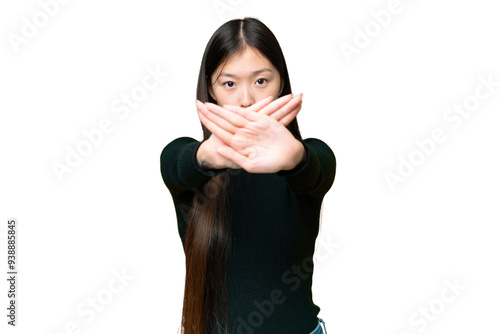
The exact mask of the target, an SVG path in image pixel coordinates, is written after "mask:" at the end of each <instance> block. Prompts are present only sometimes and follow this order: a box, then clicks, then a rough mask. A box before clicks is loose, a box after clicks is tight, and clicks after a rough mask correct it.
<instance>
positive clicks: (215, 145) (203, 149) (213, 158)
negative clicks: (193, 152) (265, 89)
mask: <svg viewBox="0 0 500 334" xmlns="http://www.w3.org/2000/svg"><path fill="white" fill-rule="evenodd" d="M270 102H271V99H269V98H268V99H264V100H262V101H259V102H258V103H255V104H254V105H252V107H253V108H254V109H255V110H260V109H261V108H263V107H265V106H266V105H268V104H269V103H270ZM195 104H196V108H197V109H198V112H199V111H200V110H202V111H205V112H208V110H207V109H206V108H207V107H206V105H205V104H203V103H201V102H200V101H198V100H197V101H196V102H195ZM221 146H226V147H227V144H226V143H224V142H223V141H222V140H220V139H219V138H218V137H217V136H215V135H214V134H213V133H212V134H211V135H210V137H209V138H208V139H207V140H205V141H204V142H203V143H202V144H201V145H200V147H199V148H198V152H197V160H198V165H199V166H200V167H202V168H207V169H223V168H232V169H241V167H240V166H239V165H238V164H236V163H235V162H233V161H231V160H229V159H228V158H226V157H225V156H223V155H221V154H220V153H219V152H218V151H219V147H221Z"/></svg>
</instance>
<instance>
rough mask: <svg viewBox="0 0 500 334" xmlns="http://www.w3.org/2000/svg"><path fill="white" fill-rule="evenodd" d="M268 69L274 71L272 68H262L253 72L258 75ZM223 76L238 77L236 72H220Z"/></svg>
mask: <svg viewBox="0 0 500 334" xmlns="http://www.w3.org/2000/svg"><path fill="white" fill-rule="evenodd" d="M266 71H269V72H272V71H273V70H271V69H270V68H262V69H260V70H257V71H254V72H253V73H252V74H253V75H257V74H259V73H262V72H266ZM220 76H221V77H230V78H238V76H237V75H235V74H231V73H225V72H224V73H221V74H220Z"/></svg>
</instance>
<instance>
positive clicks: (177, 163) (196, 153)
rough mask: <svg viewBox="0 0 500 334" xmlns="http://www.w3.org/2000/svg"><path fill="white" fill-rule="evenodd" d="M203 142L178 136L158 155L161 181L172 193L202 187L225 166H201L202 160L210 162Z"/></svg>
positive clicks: (176, 193)
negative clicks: (209, 167)
mask: <svg viewBox="0 0 500 334" xmlns="http://www.w3.org/2000/svg"><path fill="white" fill-rule="evenodd" d="M204 143H206V141H203V142H199V141H197V140H195V139H193V138H190V137H180V138H177V139H175V140H173V141H171V142H170V143H169V144H168V145H167V146H165V148H164V149H163V150H162V152H161V155H160V171H161V176H162V178H163V182H164V183H165V185H166V186H167V188H168V189H169V190H170V192H171V193H172V195H174V196H179V195H180V194H181V193H182V192H186V191H194V190H195V188H200V187H202V186H203V185H204V184H205V183H206V182H208V181H209V180H210V179H211V178H212V177H214V176H217V175H218V174H220V173H222V172H223V171H225V170H227V168H220V169H218V168H212V169H205V168H202V161H203V160H205V161H206V162H208V163H210V162H211V160H210V153H209V152H208V151H207V150H206V149H205V146H204ZM207 167H208V166H207Z"/></svg>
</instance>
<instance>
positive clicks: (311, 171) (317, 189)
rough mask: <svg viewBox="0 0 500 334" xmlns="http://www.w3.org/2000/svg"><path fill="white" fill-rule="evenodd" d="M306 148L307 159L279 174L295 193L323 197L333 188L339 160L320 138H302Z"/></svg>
mask: <svg viewBox="0 0 500 334" xmlns="http://www.w3.org/2000/svg"><path fill="white" fill-rule="evenodd" d="M300 142H301V143H302V144H303V145H304V148H305V150H306V159H305V160H303V161H301V162H300V163H299V164H298V165H297V166H295V167H294V168H293V169H291V170H282V171H279V172H278V173H277V174H278V176H282V177H284V178H285V179H286V181H287V183H288V185H289V186H290V187H291V189H292V190H293V191H294V192H295V193H306V194H308V195H310V196H312V197H322V196H324V195H325V194H326V193H327V192H328V190H329V189H330V188H331V186H332V184H333V181H334V179H335V171H336V167H337V162H336V159H335V155H334V153H333V151H332V150H331V149H330V147H329V146H328V145H327V144H326V143H325V142H323V141H322V140H320V139H317V138H307V139H303V140H300Z"/></svg>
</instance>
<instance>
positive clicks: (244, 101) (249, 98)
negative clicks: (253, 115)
mask: <svg viewBox="0 0 500 334" xmlns="http://www.w3.org/2000/svg"><path fill="white" fill-rule="evenodd" d="M254 103H255V101H254V98H253V95H252V92H251V91H250V89H248V88H245V87H244V88H243V89H242V90H241V96H240V107H242V108H247V107H250V106H251V105H252V104H254Z"/></svg>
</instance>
